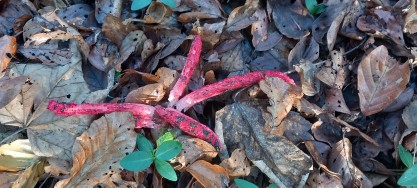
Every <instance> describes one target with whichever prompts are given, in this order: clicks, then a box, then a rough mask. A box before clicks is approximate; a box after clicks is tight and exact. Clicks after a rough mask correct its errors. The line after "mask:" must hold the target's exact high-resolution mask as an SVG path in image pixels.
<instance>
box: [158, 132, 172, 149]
mask: <svg viewBox="0 0 417 188" xmlns="http://www.w3.org/2000/svg"><path fill="white" fill-rule="evenodd" d="M168 140H174V134H172V133H171V132H169V131H168V132H166V133H165V134H164V135H162V136H161V137H159V138H158V140H156V147H159V146H160V145H161V144H162V143H163V142H166V141H168Z"/></svg>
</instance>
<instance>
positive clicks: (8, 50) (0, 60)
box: [0, 35, 17, 78]
mask: <svg viewBox="0 0 417 188" xmlns="http://www.w3.org/2000/svg"><path fill="white" fill-rule="evenodd" d="M16 50H17V44H16V37H14V36H8V35H4V36H3V37H1V38H0V78H1V77H3V76H4V74H5V73H6V68H7V66H8V65H9V63H10V61H11V60H12V57H13V56H14V54H15V53H16Z"/></svg>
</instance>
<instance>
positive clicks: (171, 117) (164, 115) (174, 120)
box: [155, 106, 222, 149]
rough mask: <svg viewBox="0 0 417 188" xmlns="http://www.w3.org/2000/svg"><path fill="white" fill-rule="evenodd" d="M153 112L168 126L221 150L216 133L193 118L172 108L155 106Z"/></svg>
mask: <svg viewBox="0 0 417 188" xmlns="http://www.w3.org/2000/svg"><path fill="white" fill-rule="evenodd" d="M155 112H156V113H157V114H158V115H159V117H160V118H161V119H162V120H163V121H165V122H167V123H169V124H170V125H172V126H176V127H178V128H180V129H181V130H182V131H184V132H186V133H187V134H189V135H191V136H195V137H197V138H200V139H202V140H205V141H207V142H210V143H211V144H212V145H213V146H215V147H216V148H219V149H221V148H222V146H221V144H220V140H219V137H217V135H216V133H214V132H213V131H212V130H211V129H210V128H208V127H207V126H205V125H203V124H201V123H200V122H198V121H196V120H194V119H193V118H191V117H189V116H187V115H184V114H183V113H181V112H180V111H178V110H175V109H173V108H164V107H161V106H156V107H155Z"/></svg>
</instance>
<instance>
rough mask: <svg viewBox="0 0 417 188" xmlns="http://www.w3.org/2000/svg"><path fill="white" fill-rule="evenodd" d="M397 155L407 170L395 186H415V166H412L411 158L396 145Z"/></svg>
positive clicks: (416, 168)
mask: <svg viewBox="0 0 417 188" xmlns="http://www.w3.org/2000/svg"><path fill="white" fill-rule="evenodd" d="M398 153H399V155H400V159H401V161H402V162H403V163H404V164H405V166H407V168H408V169H407V170H406V171H405V172H404V173H403V174H402V175H401V177H400V179H399V180H398V182H397V184H398V185H401V186H417V164H413V156H412V155H411V153H410V152H409V151H407V150H406V149H405V148H404V147H403V146H402V145H401V144H400V145H398Z"/></svg>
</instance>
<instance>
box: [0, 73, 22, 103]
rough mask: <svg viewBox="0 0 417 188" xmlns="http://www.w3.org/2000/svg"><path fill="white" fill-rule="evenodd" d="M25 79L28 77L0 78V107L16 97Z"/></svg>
mask: <svg viewBox="0 0 417 188" xmlns="http://www.w3.org/2000/svg"><path fill="white" fill-rule="evenodd" d="M27 79H28V77H25V76H19V77H16V78H13V79H10V80H9V79H8V80H0V88H1V90H0V109H1V108H3V107H4V106H6V105H7V104H9V103H10V102H11V101H12V100H13V99H15V98H16V96H17V95H18V94H19V93H20V91H21V90H22V87H23V84H24V83H25V82H26V80H27Z"/></svg>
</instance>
